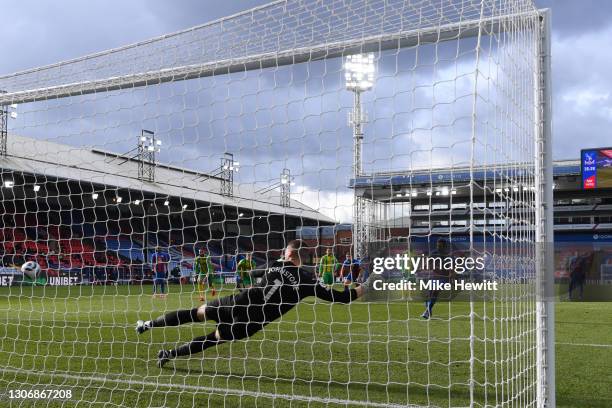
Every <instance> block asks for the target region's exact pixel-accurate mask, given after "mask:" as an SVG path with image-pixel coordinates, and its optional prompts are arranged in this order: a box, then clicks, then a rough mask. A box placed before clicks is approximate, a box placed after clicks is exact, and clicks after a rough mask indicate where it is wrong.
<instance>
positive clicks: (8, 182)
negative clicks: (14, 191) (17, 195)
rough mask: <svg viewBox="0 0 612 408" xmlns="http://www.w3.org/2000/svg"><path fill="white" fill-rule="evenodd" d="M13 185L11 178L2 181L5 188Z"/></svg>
mask: <svg viewBox="0 0 612 408" xmlns="http://www.w3.org/2000/svg"><path fill="white" fill-rule="evenodd" d="M14 186H15V182H14V181H12V180H6V181H5V182H4V187H6V188H13V187H14Z"/></svg>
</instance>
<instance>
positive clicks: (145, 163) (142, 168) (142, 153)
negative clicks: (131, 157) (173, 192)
mask: <svg viewBox="0 0 612 408" xmlns="http://www.w3.org/2000/svg"><path fill="white" fill-rule="evenodd" d="M160 152H161V140H159V139H156V138H155V132H153V131H151V130H146V129H142V131H141V132H140V137H139V138H138V178H139V179H140V180H142V181H149V182H154V181H155V165H156V163H155V153H160Z"/></svg>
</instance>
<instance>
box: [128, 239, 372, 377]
mask: <svg viewBox="0 0 612 408" xmlns="http://www.w3.org/2000/svg"><path fill="white" fill-rule="evenodd" d="M305 256H306V248H305V247H304V244H303V243H302V241H300V240H294V241H291V242H290V243H289V244H288V245H287V248H286V249H285V257H284V259H283V260H279V261H276V262H274V263H273V264H272V265H271V266H270V267H268V268H267V270H266V273H265V275H264V276H263V278H262V280H261V282H260V283H259V284H258V285H256V286H253V287H251V288H248V289H245V290H242V291H240V292H239V293H237V294H234V295H230V296H226V297H223V298H219V299H215V300H213V301H211V302H208V303H207V304H204V305H202V306H200V307H198V308H194V309H191V310H189V309H186V310H177V311H174V312H170V313H167V314H166V315H164V316H160V317H158V318H156V319H154V320H147V321H142V320H139V321H138V322H137V323H136V331H137V332H138V333H139V334H141V333H144V332H145V331H147V330H149V329H152V328H154V327H165V326H178V325H181V324H185V323H193V322H205V321H210V320H213V321H215V322H216V323H217V328H216V329H215V330H214V331H212V332H210V333H208V334H207V335H206V336H202V337H197V338H195V339H193V340H192V341H190V342H189V343H186V344H183V345H181V346H179V347H177V348H175V349H172V350H160V351H159V354H158V355H157V359H158V360H157V365H158V366H159V367H163V366H164V364H166V363H167V362H168V361H170V360H172V359H174V358H176V357H181V356H190V355H192V354H196V353H201V352H203V351H204V350H206V349H208V348H210V347H216V346H217V345H219V344H222V343H225V342H228V341H234V340H240V339H244V338H248V337H251V336H253V335H254V334H255V333H257V332H258V331H260V330H261V329H263V328H264V327H265V326H266V325H267V324H268V323H270V322H273V321H274V320H276V319H278V318H280V317H281V316H282V315H284V314H285V313H287V312H289V311H290V310H291V309H293V308H294V307H295V306H297V304H298V303H300V301H301V300H302V299H304V298H306V297H309V296H316V297H318V298H319V299H323V300H326V301H329V302H337V303H350V302H352V301H353V300H355V299H357V298H358V297H360V296H362V295H363V294H364V292H365V290H366V286H367V285H368V283H366V284H365V285H362V286H359V287H357V288H355V289H348V288H345V289H344V290H343V291H337V290H333V289H330V288H328V287H327V286H325V285H324V284H323V283H320V282H319V281H318V280H317V277H316V276H315V274H314V273H311V272H309V271H306V270H304V269H303V268H300V266H301V265H302V262H301V260H302V259H305Z"/></svg>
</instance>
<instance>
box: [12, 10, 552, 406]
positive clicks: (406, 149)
mask: <svg viewBox="0 0 612 408" xmlns="http://www.w3.org/2000/svg"><path fill="white" fill-rule="evenodd" d="M544 18H545V14H542V13H541V12H539V11H538V10H537V9H535V8H534V6H533V4H532V3H531V1H527V0H505V1H500V0H481V1H472V0H444V1H441V0H436V1H432V0H411V1H408V0H406V1H403V0H358V1H350V2H347V1H344V0H342V1H341V0H327V1H321V2H310V1H304V0H289V1H276V2H272V3H270V4H269V5H266V6H262V7H258V8H255V9H252V10H249V11H245V12H242V13H240V14H237V15H234V16H230V17H227V18H224V19H221V20H217V21H214V22H211V23H207V24H204V25H201V26H198V27H194V28H191V29H188V30H184V31H180V32H177V33H172V34H168V35H165V36H162V37H158V38H154V39H151V40H148V41H143V42H140V43H137V44H132V45H128V46H125V47H121V48H117V49H112V50H108V51H103V52H100V53H97V54H92V55H88V56H84V57H81V58H77V59H74V60H70V61H65V62H61V63H57V64H54V65H49V66H44V67H39V68H34V69H31V70H27V71H23V72H19V73H15V74H12V75H5V76H2V77H0V91H2V93H0V108H1V109H0V112H1V113H0V117H1V118H2V120H1V121H0V124H2V133H1V134H0V138H1V140H0V142H1V143H0V147H1V150H2V151H1V153H2V156H1V157H0V169H1V178H2V180H1V182H2V186H1V193H2V209H1V213H2V225H0V241H1V242H2V246H1V247H0V250H1V251H2V266H1V273H0V283H1V285H2V286H3V287H0V293H1V294H2V296H1V297H0V316H2V319H3V321H4V322H5V324H4V325H2V327H1V328H0V350H1V351H2V352H1V353H0V365H1V368H0V386H1V388H2V389H3V390H7V391H6V393H5V394H3V395H0V400H2V401H10V402H12V403H14V404H15V406H32V404H34V405H36V406H116V407H133V406H228V407H233V406H309V407H310V406H312V407H318V406H372V407H390V406H449V407H450V406H453V407H454V406H517V407H525V406H536V405H539V404H541V403H543V402H542V401H543V400H544V398H545V397H544V393H545V391H544V389H545V387H546V383H545V381H544V380H543V378H549V377H546V375H550V372H546V367H547V366H546V357H545V355H546V351H547V350H546V341H545V339H544V336H545V333H546V330H549V331H550V330H551V327H546V324H547V323H546V311H545V309H544V306H542V303H541V302H540V301H539V299H538V297H537V295H538V285H539V284H540V283H541V281H542V280H541V279H539V277H538V273H537V272H539V271H542V270H544V269H545V266H543V265H544V260H543V259H542V257H541V256H539V255H538V248H537V247H536V245H537V243H538V242H542V241H546V239H550V236H548V237H547V235H546V234H547V231H548V230H547V225H548V224H547V223H549V222H550V219H548V218H550V217H548V218H547V217H546V214H545V211H544V209H545V207H546V206H545V204H546V200H547V196H546V194H545V193H544V191H545V190H547V189H552V187H551V185H549V184H548V181H547V180H548V179H547V178H546V177H547V168H548V167H547V163H546V143H548V142H547V140H546V138H545V135H546V128H547V126H548V125H547V117H546V113H545V111H546V98H547V89H546V85H547V84H546V80H547V78H546V76H545V75H543V74H542V72H543V70H544V66H545V65H546V61H545V58H542V55H544V54H545V53H546V52H547V50H546V49H545V48H543V46H542V44H545V38H544V36H545V35H546V30H545V29H544V27H545V25H544V24H543V21H544ZM548 233H549V232H548ZM296 238H300V239H302V240H303V241H304V242H305V243H306V245H307V246H308V248H309V255H308V257H307V258H308V259H304V260H303V263H304V264H305V268H307V269H309V270H310V271H311V272H312V273H318V274H320V278H321V279H322V280H323V279H331V281H327V282H326V284H327V285H329V286H331V287H333V288H334V289H335V290H343V289H344V287H345V285H349V286H351V285H352V286H355V285H357V284H359V282H357V281H362V280H365V279H366V278H367V276H368V275H370V274H371V275H378V274H375V273H374V269H373V268H374V265H375V262H376V258H377V257H382V256H385V257H394V256H395V255H398V254H400V255H404V254H406V255H408V256H410V257H416V258H419V257H421V258H423V257H426V256H429V255H432V254H437V256H440V255H448V256H450V257H451V258H452V259H453V260H456V259H458V258H460V257H463V258H466V257H473V258H480V259H481V260H482V262H483V268H481V269H480V270H479V271H475V272H469V273H465V274H462V273H461V272H459V275H461V276H463V277H465V278H466V279H465V281H466V282H468V281H469V282H470V283H482V282H487V281H491V282H496V283H497V284H498V288H497V290H478V291H470V290H465V289H464V290H453V291H450V292H449V293H446V292H445V291H440V293H438V292H437V291H432V290H430V289H422V288H421V290H418V289H417V290H411V289H409V288H404V289H403V290H392V289H389V286H387V287H386V289H385V290H378V289H376V290H371V291H370V292H369V294H368V296H366V297H364V298H362V299H359V300H357V301H355V302H352V303H351V304H349V305H338V304H332V303H328V302H325V301H323V300H320V299H316V298H314V297H310V298H306V299H304V301H302V302H300V304H299V305H298V306H297V307H296V308H294V309H293V310H291V312H289V313H288V314H286V315H284V316H283V317H282V318H281V319H279V320H276V321H274V322H271V323H270V324H269V325H267V326H266V327H265V328H264V329H263V330H262V331H260V332H259V333H257V334H256V335H254V336H253V337H251V338H249V339H245V340H240V341H235V342H231V343H225V344H222V345H219V346H218V347H215V348H210V349H208V350H206V351H205V352H204V353H203V354H198V355H193V356H192V357H191V358H179V359H176V360H173V361H172V362H170V363H168V364H167V365H166V366H165V367H164V368H163V369H160V368H158V367H157V366H156V358H157V352H158V350H160V349H162V348H171V347H174V346H175V345H177V344H181V343H184V342H187V341H189V340H191V339H192V338H195V337H198V336H202V335H204V334H206V333H208V332H210V331H211V330H212V328H213V326H212V325H211V324H209V323H205V324H202V323H196V324H191V325H182V326H180V327H172V328H165V329H159V330H157V329H156V330H152V331H151V333H145V334H143V335H141V336H138V335H137V334H136V333H135V331H134V324H135V322H136V321H137V320H138V319H144V320H147V319H151V318H155V317H157V316H159V315H162V314H164V313H166V312H169V311H173V310H178V309H191V308H193V307H196V306H197V305H199V304H201V302H202V301H210V300H212V299H213V298H215V297H223V296H227V295H231V294H234V293H236V291H237V290H240V289H242V288H244V287H248V286H249V285H257V284H258V282H259V281H260V279H261V276H262V274H264V273H265V270H266V267H267V266H268V265H270V264H271V263H272V262H274V260H276V259H277V258H279V257H280V256H281V255H282V254H283V248H284V247H285V246H286V245H287V243H288V242H289V241H290V240H292V239H296ZM201 251H202V252H201ZM200 254H203V255H202V256H205V257H208V262H209V267H210V268H211V271H210V274H209V277H208V279H209V284H210V286H203V287H200V285H199V284H198V282H197V276H196V272H197V268H196V264H198V260H197V259H196V257H198V256H199V255H200ZM247 254H252V257H253V260H254V261H255V264H256V265H257V266H250V267H247V271H246V274H244V273H243V274H240V273H237V265H238V263H239V262H240V261H241V260H242V259H243V258H245V257H246V256H247ZM351 259H352V261H351ZM27 261H34V262H37V263H38V265H40V268H41V271H40V273H38V275H37V276H35V278H34V279H31V278H30V277H28V276H27V274H24V273H23V272H22V270H21V266H22V265H23V264H25V263H26V262H27ZM438 269H439V268H438ZM351 272H352V273H351ZM437 272H438V271H437V269H436V268H435V267H433V268H426V267H425V268H406V267H397V268H387V270H385V272H384V273H382V274H380V275H379V280H378V283H380V284H382V283H397V282H413V283H414V284H416V285H420V284H421V282H430V281H431V279H432V276H433V275H435V274H436V273H437ZM456 272H457V270H456V268H455V271H453V273H449V275H448V277H447V278H448V279H450V280H453V281H454V279H456V277H457V276H456V275H457V273H456ZM325 274H329V275H328V277H325V276H324V275H325ZM161 275H163V276H164V277H163V279H162V280H161V281H160V277H159V276H161ZM451 275H452V276H451ZM329 276H331V278H329ZM247 278H250V282H249V279H247ZM349 278H350V279H349ZM156 279H157V281H156ZM351 280H352V281H353V282H351ZM162 281H163V285H162ZM442 281H444V279H442ZM153 283H156V284H155V285H154V284H153ZM417 287H418V286H417ZM213 288H214V292H213V290H212V289H213ZM433 292H436V293H433ZM203 298H205V300H203ZM549 366H550V365H549ZM45 390H47V391H48V392H54V393H55V394H48V393H47V394H44V396H43V394H41V392H43V391H45ZM35 392H37V394H34V393H35ZM24 393H25V394H24ZM37 396H38V397H37Z"/></svg>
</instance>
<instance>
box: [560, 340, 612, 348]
mask: <svg viewBox="0 0 612 408" xmlns="http://www.w3.org/2000/svg"><path fill="white" fill-rule="evenodd" d="M555 344H558V345H561V346H580V347H602V348H612V344H591V343H564V342H560V341H557V342H556V343H555Z"/></svg>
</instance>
